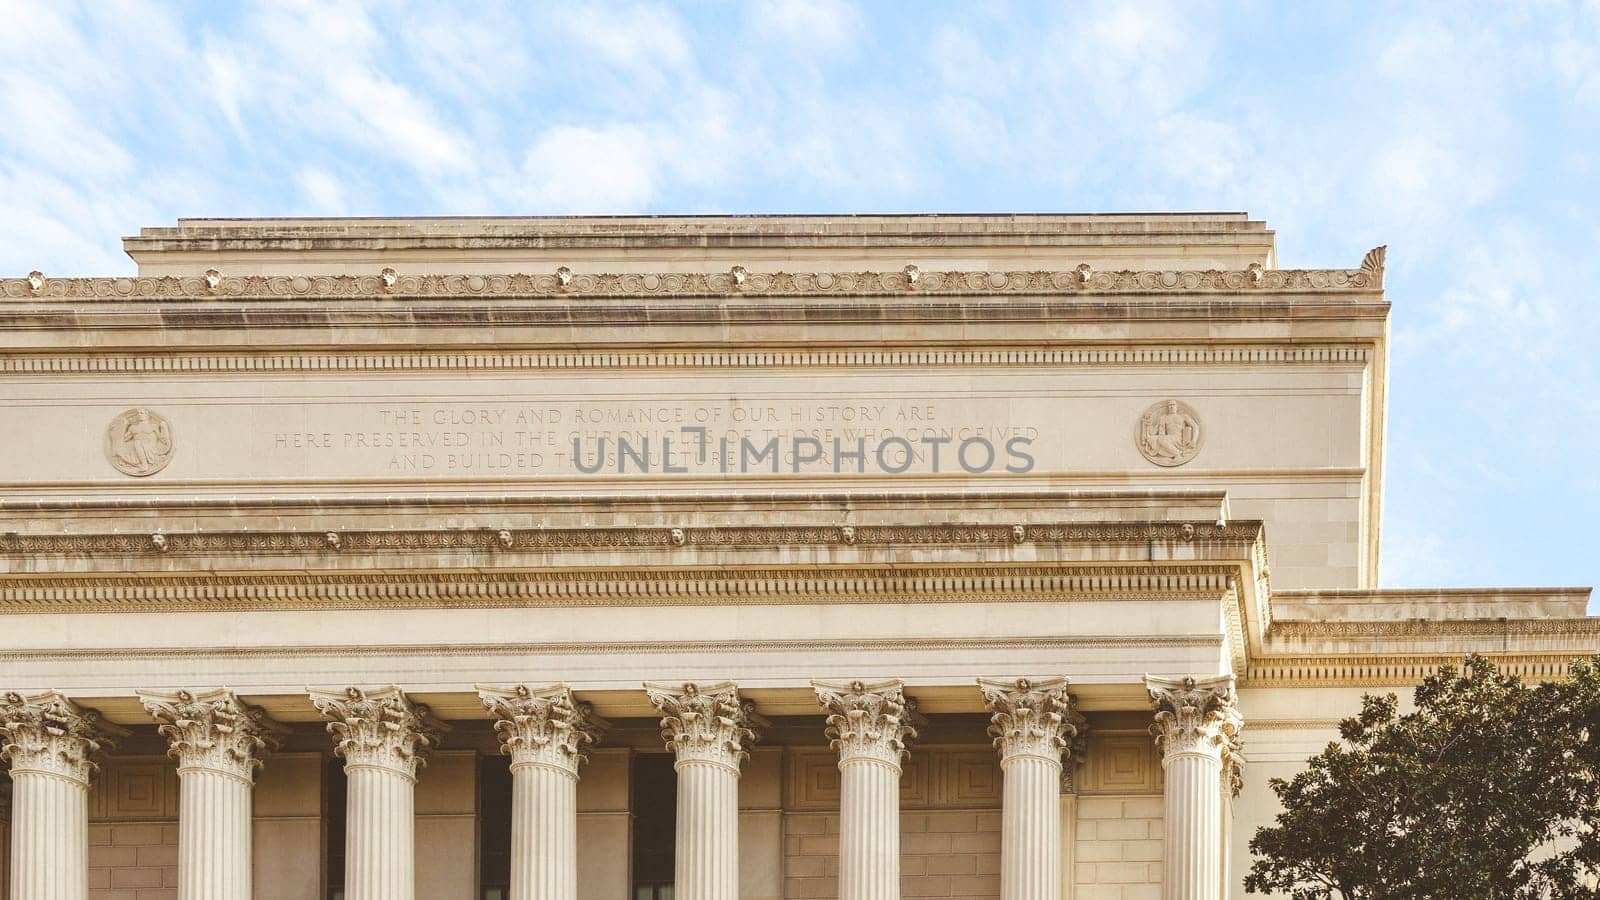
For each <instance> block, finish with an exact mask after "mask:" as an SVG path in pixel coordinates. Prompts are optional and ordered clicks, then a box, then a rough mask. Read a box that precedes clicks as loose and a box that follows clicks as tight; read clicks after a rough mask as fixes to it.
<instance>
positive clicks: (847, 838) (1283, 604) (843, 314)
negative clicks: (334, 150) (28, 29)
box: [0, 214, 1600, 900]
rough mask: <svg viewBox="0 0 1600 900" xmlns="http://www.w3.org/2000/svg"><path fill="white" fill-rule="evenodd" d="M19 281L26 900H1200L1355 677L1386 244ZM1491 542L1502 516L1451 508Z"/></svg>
mask: <svg viewBox="0 0 1600 900" xmlns="http://www.w3.org/2000/svg"><path fill="white" fill-rule="evenodd" d="M126 247H127V250H128V252H129V253H130V254H131V255H132V256H133V258H134V259H135V260H136V261H137V263H138V267H139V275H138V277H133V278H63V277H57V276H56V274H55V273H50V274H39V273H34V274H31V275H29V276H27V277H25V278H13V279H6V280H3V281H0V341H3V344H4V350H3V352H0V384H3V395H0V396H3V398H4V402H3V403H0V433H3V434H4V435H5V449H4V450H3V451H0V459H3V462H4V466H3V467H0V519H3V522H0V613H3V618H0V623H3V624H0V692H4V699H3V701H0V730H3V732H4V753H3V755H4V759H5V764H6V766H7V767H8V768H9V778H8V779H0V784H3V785H4V786H5V788H7V789H8V790H7V791H6V793H5V794H0V796H3V797H4V798H5V806H4V809H5V813H6V814H5V815H4V816H3V817H0V821H3V822H4V823H5V824H4V826H3V827H4V828H5V829H6V830H7V833H6V834H5V835H4V837H5V839H6V840H5V841H4V845H5V846H7V847H8V848H9V849H8V852H7V853H6V854H5V855H4V856H3V857H0V862H3V864H4V866H5V867H6V869H7V874H6V878H5V879H0V884H8V885H9V898H10V900H83V898H97V900H112V898H118V900H157V898H173V897H181V898H184V900H200V898H206V900H245V898H258V900H322V898H341V897H342V898H345V900H411V898H421V900H491V898H494V900H503V898H516V900H568V898H579V900H629V898H636V900H666V898H673V897H675V898H677V900H734V898H742V900H778V898H787V900H800V898H827V897H839V898H848V900H884V898H893V897H901V896H904V897H908V898H909V897H944V898H1005V900H1039V898H1051V900H1056V898H1072V900H1111V898H1119V900H1139V898H1167V900H1218V898H1224V897H1240V896H1242V895H1243V891H1242V888H1241V886H1240V883H1241V877H1242V876H1241V873H1242V871H1243V870H1244V869H1245V867H1246V865H1247V860H1248V857H1247V853H1246V850H1245V843H1246V840H1247V839H1248V837H1249V835H1250V834H1251V833H1252V832H1253V830H1254V829H1255V828H1256V827H1257V826H1259V825H1260V824H1262V823H1264V822H1266V821H1268V820H1269V819H1270V817H1271V815H1272V812H1273V798H1272V795H1271V793H1270V791H1269V790H1268V789H1267V787H1266V781H1267V779H1268V778H1269V777H1271V776H1274V775H1287V774H1289V773H1291V772H1293V771H1295V770H1296V769H1297V767H1298V766H1299V765H1300V764H1301V763H1302V762H1303V760H1304V759H1305V757H1306V756H1308V755H1309V754H1311V753H1313V752H1315V751H1316V750H1318V749H1320V747H1321V745H1322V744H1323V743H1325V742H1326V741H1327V740H1328V739H1329V738H1330V737H1332V736H1333V735H1334V723H1335V722H1336V720H1337V719H1338V718H1340V717H1341V716H1344V715H1347V714H1350V713H1352V712H1353V711H1354V710H1355V709H1356V708H1357V700H1358V697H1359V696H1360V694H1361V693H1362V692H1364V691H1373V690H1395V689H1404V688H1405V687H1406V686H1407V685H1410V684H1412V683H1413V682H1415V681H1416V680H1417V679H1418V678H1419V677H1420V676H1422V675H1423V674H1424V673H1426V672H1428V671H1429V670H1430V669H1431V668H1432V667H1434V666H1436V665H1438V664H1440V663H1441V662H1444V661H1448V660H1454V659H1458V658H1459V657H1460V656H1461V655H1462V654H1464V653H1467V652H1469V651H1481V652H1485V653H1488V654H1490V655H1491V656H1493V657H1495V658H1496V659H1497V660H1499V661H1500V662H1501V663H1502V664H1503V665H1504V666H1505V667H1506V668H1508V669H1509V670H1511V671H1513V672H1516V673H1519V674H1521V675H1523V676H1526V677H1529V678H1538V677H1542V676H1550V675H1556V674H1558V673H1560V672H1561V671H1562V669H1563V667H1564V666H1565V664H1566V662H1567V661H1568V659H1569V658H1571V657H1572V656H1574V655H1580V654H1587V653H1591V652H1593V651H1595V650H1596V649H1600V629H1597V628H1596V627H1595V624H1594V621H1593V620H1590V619H1587V618H1585V617H1584V610H1585V604H1586V601H1587V599H1588V594H1589V592H1588V590H1587V589H1574V588H1550V589H1523V588H1517V589H1485V590H1431V591H1418V590H1404V591H1398V590H1381V589H1378V588H1377V586H1376V585H1377V576H1378V571H1379V557H1378V551H1379V545H1380V541H1379V536H1380V535H1379V523H1380V521H1381V515H1380V513H1381V509H1380V504H1381V500H1382V473H1383V468H1382V462H1383V435H1384V408H1385V403H1384V393H1385V385H1386V373H1385V359H1386V352H1387V349H1386V345H1387V334H1388V331H1387V322H1388V311H1389V305H1388V302H1387V301H1386V299H1385V297H1384V292H1383V266H1384V257H1383V251H1382V249H1381V248H1380V249H1378V250H1374V251H1373V252H1371V253H1369V254H1368V255H1367V257H1366V258H1365V259H1364V260H1362V261H1361V262H1360V264H1359V265H1357V266H1354V267H1351V268H1333V269H1316V270H1285V269H1279V268H1277V266H1276V261H1275V257H1274V248H1273V234H1272V232H1270V231H1269V230H1267V228H1266V227H1265V226H1264V224H1263V223H1261V222H1257V221H1251V220H1249V219H1248V218H1247V217H1245V216H1243V215H1237V214H1193V215H1084V216H1034V215H1004V216H856V217H849V216H837V217H834V216H826V217H787V216H774V217H765V216H762V217H661V218H646V217H630V218H573V219H565V218H530V219H416V220H411V219H407V220H400V219H394V220H390V219H367V220H239V221H236V220H188V221H183V222H180V223H179V224H178V225H177V226H176V227H164V228H150V229H145V230H144V231H142V232H140V233H139V234H138V235H137V236H135V237H130V238H128V239H127V240H126ZM1491 512H1492V511H1490V510H1485V511H1484V514H1485V515H1489V514H1491Z"/></svg>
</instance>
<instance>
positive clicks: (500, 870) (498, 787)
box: [478, 756, 511, 900]
mask: <svg viewBox="0 0 1600 900" xmlns="http://www.w3.org/2000/svg"><path fill="white" fill-rule="evenodd" d="M478 884H479V885H481V887H480V888H479V892H478V896H479V898H480V900H506V898H507V897H509V896H511V767H510V765H508V760H507V759H506V758H505V757H503V756H486V757H482V758H480V759H479V760H478Z"/></svg>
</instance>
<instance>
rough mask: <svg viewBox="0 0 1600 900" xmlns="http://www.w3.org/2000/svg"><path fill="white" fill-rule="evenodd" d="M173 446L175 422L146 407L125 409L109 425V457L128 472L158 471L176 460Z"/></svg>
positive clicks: (135, 473) (128, 473)
mask: <svg viewBox="0 0 1600 900" xmlns="http://www.w3.org/2000/svg"><path fill="white" fill-rule="evenodd" d="M173 449H174V443H173V437H172V425H171V424H170V423H168V422H167V420H166V419H164V418H162V417H161V416H159V415H157V414H156V413H154V412H152V411H150V410H148V409H145V408H144V407H135V408H134V409H130V410H128V411H127V412H124V413H123V414H122V415H120V416H117V417H116V418H115V419H112V420H111V424H110V425H109V426H107V428H106V459H107V460H108V461H109V462H110V463H111V465H113V466H115V467H116V469H117V471H118V472H121V473H122V474H124V475H132V476H134V477H143V476H145V475H154V474H155V473H157V472H159V471H161V470H162V469H165V468H166V467H167V463H169V462H172V451H173Z"/></svg>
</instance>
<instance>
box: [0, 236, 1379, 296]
mask: <svg viewBox="0 0 1600 900" xmlns="http://www.w3.org/2000/svg"><path fill="white" fill-rule="evenodd" d="M1383 255H1384V254H1383V248H1382V247H1379V248H1376V249H1374V250H1372V251H1371V252H1369V253H1368V254H1367V256H1366V258H1365V259H1363V260H1362V263H1361V266H1360V267H1359V268H1355V269H1264V268H1261V267H1259V266H1256V267H1251V268H1248V269H1239V270H1230V271H1224V270H1221V269H1203V270H1143V271H1116V272H1097V271H1094V270H1093V269H1092V268H1091V267H1089V266H1087V265H1081V266H1079V267H1078V268H1076V269H1071V270H1067V271H1033V272H1028V271H1006V272H998V271H990V272H975V271H952V272H933V271H923V270H921V269H917V268H916V267H906V268H902V269H899V270H896V271H887V272H870V271H869V272H799V273H791V272H750V271H748V270H746V269H745V268H744V267H743V266H734V267H733V268H732V269H730V270H729V271H727V272H702V273H678V272H660V273H644V274H594V273H582V272H573V271H570V270H568V271H566V272H562V271H560V270H559V269H558V270H556V271H552V272H550V273H549V274H544V275H528V274H520V273H519V274H503V275H406V274H402V273H399V272H394V271H387V272H374V273H372V274H370V275H224V274H223V273H221V272H217V271H215V270H212V271H208V272H206V273H204V274H201V275H193V276H171V275H169V276H163V277H159V278H152V277H142V278H139V277H135V278H47V277H45V276H44V275H43V274H36V275H35V276H33V277H30V278H6V279H0V298H4V299H12V300H44V301H76V302H81V301H85V300H91V301H117V300H162V301H170V300H198V301H205V300H279V299H326V298H351V299H357V298H394V299H404V298H433V297H504V298H507V299H516V298H528V299H538V298H567V297H572V298H579V297H628V298H641V299H642V298H652V297H734V296H745V297H823V296H841V297H881V296H906V295H908V294H921V295H939V296H986V295H1013V296H1016V295H1022V296H1059V295H1064V294H1090V295H1093V294H1114V295H1115V294H1339V293H1365V294H1376V293H1378V292H1381V291H1382V290H1383Z"/></svg>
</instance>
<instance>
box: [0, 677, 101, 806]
mask: <svg viewBox="0 0 1600 900" xmlns="http://www.w3.org/2000/svg"><path fill="white" fill-rule="evenodd" d="M0 733H3V734H4V743H3V745H0V755H4V756H5V758H6V761H8V762H9V763H11V774H12V776H13V777H15V776H16V775H19V774H23V773H28V774H36V775H53V776H56V777H58V778H65V779H67V780H68V781H73V782H77V783H78V784H80V785H84V786H86V787H87V786H88V784H89V776H90V775H92V774H93V773H94V772H95V770H96V769H98V768H99V766H98V765H96V763H95V761H94V757H95V755H96V754H97V753H99V752H101V751H103V750H109V749H111V748H112V747H114V746H116V742H117V739H119V738H123V737H126V736H127V735H128V732H127V730H125V729H122V728H118V727H117V726H115V725H113V724H111V723H110V722H107V721H105V719H104V718H102V717H101V715H100V713H99V712H98V711H97V710H93V709H84V708H83V707H81V706H79V705H78V704H76V703H74V702H72V701H71V700H69V699H68V698H67V696H66V695H65V694H62V693H61V692H60V691H45V692H43V693H39V694H26V695H24V694H19V693H16V692H12V693H8V694H6V695H5V697H4V699H3V702H0Z"/></svg>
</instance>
